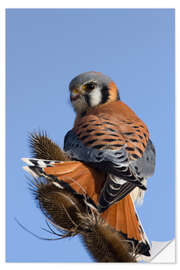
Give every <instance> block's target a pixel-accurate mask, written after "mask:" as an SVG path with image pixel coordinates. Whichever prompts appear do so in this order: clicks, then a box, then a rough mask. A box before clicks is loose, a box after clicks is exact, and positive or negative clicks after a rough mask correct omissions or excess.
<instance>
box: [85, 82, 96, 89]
mask: <svg viewBox="0 0 180 270" xmlns="http://www.w3.org/2000/svg"><path fill="white" fill-rule="evenodd" d="M95 87H96V84H95V83H94V82H90V83H87V84H86V90H87V91H91V90H93V89H94V88H95Z"/></svg>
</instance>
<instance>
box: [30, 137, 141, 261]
mask: <svg viewBox="0 0 180 270" xmlns="http://www.w3.org/2000/svg"><path fill="white" fill-rule="evenodd" d="M29 142H30V147H31V151H32V154H33V157H35V158H38V159H47V160H59V161H67V160H70V159H69V157H68V156H67V155H66V154H65V153H64V152H63V151H62V150H61V149H60V147H59V146H58V145H57V144H55V143H54V142H53V141H51V140H50V139H49V138H48V137H47V134H46V133H45V132H44V133H42V132H41V133H32V134H30V137H29ZM44 187H45V189H44ZM36 188H37V191H36V193H37V194H36V196H37V197H36V198H37V200H38V201H39V204H40V205H39V206H40V209H41V210H42V211H43V212H44V211H45V212H44V214H45V216H46V217H50V216H51V218H52V219H51V220H52V221H53V220H56V222H54V224H56V223H61V227H64V228H66V232H67V231H69V233H68V232H67V237H68V236H69V235H71V233H72V232H73V231H74V235H75V234H77V233H79V234H80V236H81V238H82V240H83V243H84V245H85V247H86V248H87V250H88V251H89V253H90V254H91V255H92V257H93V258H94V259H95V261H97V262H136V259H135V256H133V255H131V253H130V252H129V251H128V242H127V241H126V240H125V239H124V238H122V237H121V236H120V234H119V233H118V232H116V231H115V230H113V229H112V228H111V227H110V226H109V225H108V224H106V223H105V222H104V220H103V219H102V218H101V217H100V215H99V214H97V213H96V212H94V211H92V212H91V213H89V212H87V209H86V208H87V207H84V208H83V207H82V204H81V203H80V202H79V200H77V198H76V196H74V195H73V194H70V193H69V194H68V192H66V191H63V190H62V193H61V192H60V193H59V192H58V193H56V192H55V193H54V192H52V193H51V189H52V188H54V187H52V186H51V185H50V186H49V188H47V186H46V185H45V186H44V185H42V184H41V183H39V187H38V185H36ZM52 191H53V190H52ZM58 201H59V203H58V204H59V206H58V215H57V211H56V210H57V209H56V204H57V202H58ZM71 201H72V202H73V204H72V206H71ZM75 203H76V204H75ZM75 205H76V206H75ZM61 206H63V207H61ZM54 207H55V208H54ZM49 213H50V215H49ZM54 213H55V216H52V215H51V214H53V215H54ZM67 213H68V214H67ZM58 220H59V221H58ZM57 221H58V222H57ZM74 222H75V224H74ZM56 225H57V226H58V224H56ZM77 228H79V229H78V231H77ZM64 237H66V235H64Z"/></svg>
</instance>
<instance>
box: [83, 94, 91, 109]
mask: <svg viewBox="0 0 180 270" xmlns="http://www.w3.org/2000/svg"><path fill="white" fill-rule="evenodd" d="M84 98H85V101H86V103H87V105H88V106H89V107H90V97H89V95H88V94H86V95H84Z"/></svg>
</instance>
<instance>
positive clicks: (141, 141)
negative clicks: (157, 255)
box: [23, 71, 155, 256]
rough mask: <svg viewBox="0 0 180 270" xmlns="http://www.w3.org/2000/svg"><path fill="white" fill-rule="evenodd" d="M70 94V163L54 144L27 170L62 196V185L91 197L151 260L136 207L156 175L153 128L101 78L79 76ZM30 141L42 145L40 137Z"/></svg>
mask: <svg viewBox="0 0 180 270" xmlns="http://www.w3.org/2000/svg"><path fill="white" fill-rule="evenodd" d="M69 90H70V100H71V103H72V106H73V108H74V110H75V112H76V119H75V122H74V126H73V128H72V129H71V130H70V131H69V132H68V133H67V134H66V136H65V138H64V152H65V155H66V157H68V158H63V160H64V161H61V160H62V159H61V157H58V155H57V153H58V151H59V149H58V147H57V146H56V147H55V144H54V143H52V142H50V145H51V147H50V146H49V144H48V145H41V149H40V154H39V155H37V154H36V155H34V157H35V158H24V159H23V161H24V162H26V163H27V165H28V166H26V167H24V169H25V170H26V171H27V172H29V173H31V174H32V175H33V176H34V177H44V178H46V179H48V181H51V183H52V185H54V186H55V187H56V189H57V190H58V189H59V188H60V189H62V185H61V180H63V181H65V182H66V183H67V184H69V185H70V186H71V188H73V190H75V192H77V193H81V194H87V195H88V197H89V198H90V199H91V200H92V201H93V202H94V203H95V205H96V206H97V209H98V212H99V213H100V214H101V216H102V217H103V219H104V220H105V221H106V222H107V223H108V224H109V225H110V226H111V227H112V228H114V229H115V230H116V231H117V232H119V233H120V234H121V235H123V236H124V237H125V238H126V239H127V240H128V241H131V242H133V243H134V246H135V247H136V249H137V248H138V253H139V254H143V255H145V256H150V244H149V242H148V239H147V237H146V234H145V232H144V230H143V227H142V225H141V223H140V220H139V218H138V216H137V213H136V210H135V207H134V203H133V201H137V202H139V203H142V202H143V198H144V192H145V190H146V189H147V187H146V182H147V181H146V180H147V178H149V177H151V176H152V175H153V173H154V169H155V148H154V146H153V143H152V141H151V140H150V137H149V132H148V128H147V126H146V125H145V123H144V122H143V121H142V120H141V119H140V118H139V117H138V116H137V115H136V114H135V113H134V112H133V111H132V110H131V109H130V108H129V107H128V106H127V105H126V104H125V103H123V102H122V101H121V100H120V96H119V93H118V89H117V87H116V85H115V83H114V82H113V81H112V80H111V78H109V77H108V76H105V75H103V74H102V73H99V72H94V71H91V72H85V73H82V74H80V75H78V76H77V77H75V78H74V79H73V80H72V81H71V82H70V85H69ZM42 137H43V136H42ZM31 139H32V142H33V144H36V145H38V135H37V136H36V135H34V137H32V138H31ZM43 140H44V139H43ZM50 148H51V151H50V150H48V149H50ZM52 149H54V150H53V151H54V153H55V154H54V155H52V152H53V151H52ZM46 152H47V153H46ZM44 153H46V154H44ZM88 203H90V202H88Z"/></svg>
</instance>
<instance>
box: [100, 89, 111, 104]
mask: <svg viewBox="0 0 180 270" xmlns="http://www.w3.org/2000/svg"><path fill="white" fill-rule="evenodd" d="M101 93H102V100H101V104H104V103H106V101H107V100H108V98H109V89H108V87H107V86H106V85H103V87H102V89H101Z"/></svg>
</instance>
